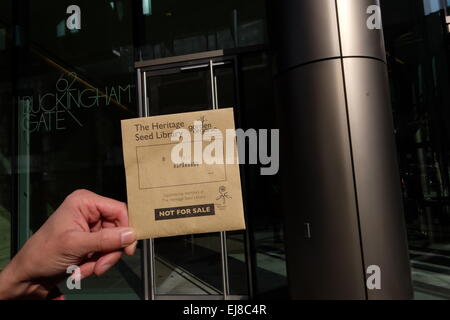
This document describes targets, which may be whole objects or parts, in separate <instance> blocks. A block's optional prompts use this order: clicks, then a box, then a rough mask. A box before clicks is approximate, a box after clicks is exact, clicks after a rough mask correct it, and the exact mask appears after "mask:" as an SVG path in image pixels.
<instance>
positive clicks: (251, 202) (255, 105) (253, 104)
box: [240, 53, 288, 299]
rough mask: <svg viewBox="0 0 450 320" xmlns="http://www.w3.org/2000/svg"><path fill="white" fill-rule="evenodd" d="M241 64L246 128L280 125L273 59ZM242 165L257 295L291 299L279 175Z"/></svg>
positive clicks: (247, 59)
mask: <svg viewBox="0 0 450 320" xmlns="http://www.w3.org/2000/svg"><path fill="white" fill-rule="evenodd" d="M240 64H241V66H242V68H241V72H240V75H241V77H240V81H241V87H242V88H243V90H242V91H243V94H242V106H243V108H242V109H241V110H242V111H241V117H242V118H243V119H245V122H244V123H243V124H242V127H243V129H250V128H254V129H256V130H258V129H270V128H274V129H275V128H280V123H279V122H278V118H279V117H278V114H277V112H275V110H277V109H276V107H275V100H274V97H273V92H274V91H273V82H272V81H273V80H272V79H273V77H272V72H271V65H272V62H271V59H270V58H269V56H268V55H267V54H265V53H254V54H246V55H243V56H241V61H240ZM269 150H270V149H269ZM247 154H248V150H247ZM242 168H244V172H245V180H246V181H247V183H246V204H247V209H248V219H249V225H250V226H251V227H252V229H251V230H252V234H251V239H252V244H253V246H252V248H251V251H252V255H253V263H254V266H253V272H254V281H255V282H256V290H257V292H256V295H257V296H258V297H260V298H264V299H266V298H267V299H284V298H288V290H287V277H286V274H287V273H286V254H285V247H284V233H283V216H282V211H281V208H280V206H279V204H280V203H281V194H280V189H281V188H280V181H279V178H278V176H279V175H275V176H261V175H260V167H259V166H251V165H246V166H243V167H242Z"/></svg>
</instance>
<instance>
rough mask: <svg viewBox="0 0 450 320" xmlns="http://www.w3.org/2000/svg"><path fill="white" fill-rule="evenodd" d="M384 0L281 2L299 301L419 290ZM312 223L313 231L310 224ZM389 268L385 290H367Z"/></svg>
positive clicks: (290, 257) (282, 85)
mask: <svg viewBox="0 0 450 320" xmlns="http://www.w3.org/2000/svg"><path fill="white" fill-rule="evenodd" d="M371 5H379V3H378V0H301V1H294V0H279V1H276V3H275V4H274V12H275V17H274V18H275V23H276V27H277V29H276V30H277V31H276V34H275V37H274V39H275V40H276V41H278V43H276V46H277V50H278V57H279V61H278V62H279V63H278V65H279V70H278V74H277V75H276V77H275V82H276V87H277V96H278V103H279V107H280V112H281V113H282V114H281V116H282V119H283V120H284V122H283V123H284V127H283V128H284V130H283V129H282V132H281V134H282V136H283V137H282V147H283V154H282V161H283V166H282V170H283V172H284V173H285V174H284V180H283V187H284V195H285V199H284V206H285V209H284V211H285V224H286V250H287V266H288V277H289V284H290V293H291V296H292V298H299V299H405V298H410V297H411V296H412V288H411V279H410V268H409V260H408V250H407V241H406V232H405V224H404V217H403V208H402V198H401V191H400V178H399V172H398V166H397V160H396V149H395V141H394V129H393V121H392V111H391V107H390V97H389V89H388V78H387V71H386V58H385V50H384V40H383V32H382V30H377V29H374V30H371V29H369V28H368V27H367V24H366V22H367V19H368V18H369V17H370V14H368V13H367V9H368V7H369V6H371ZM305 226H308V232H306V230H305ZM371 265H377V266H379V267H380V268H381V289H380V290H369V289H367V288H366V279H367V276H368V274H367V268H368V267H369V266H371Z"/></svg>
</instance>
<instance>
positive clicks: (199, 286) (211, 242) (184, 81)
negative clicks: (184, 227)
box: [147, 62, 248, 295]
mask: <svg viewBox="0 0 450 320" xmlns="http://www.w3.org/2000/svg"><path fill="white" fill-rule="evenodd" d="M198 67H199V68H196V67H195V66H194V68H192V66H190V67H189V69H185V68H181V69H171V70H165V71H159V72H157V74H155V73H153V74H152V73H150V76H149V77H148V78H147V93H148V95H149V97H148V102H149V108H150V110H149V111H150V114H151V115H156V114H168V113H177V112H189V111H198V110H202V109H208V108H211V106H212V91H211V78H210V69H209V66H205V65H201V64H200V65H199V66H198ZM183 70H184V71H183ZM214 75H215V81H216V83H217V92H218V103H219V106H220V107H233V106H235V105H236V101H235V97H236V94H235V78H234V68H233V64H232V63H231V62H227V63H225V64H223V65H222V64H220V65H217V66H215V67H214ZM175 93H176V94H175ZM230 234H234V240H233V239H229V240H228V242H227V244H228V245H229V246H230V248H229V252H230V256H229V259H228V262H229V269H230V270H229V274H230V287H231V288H232V289H231V291H232V292H231V293H232V294H238V293H239V294H248V292H247V291H248V290H247V278H246V272H247V270H246V259H245V254H244V249H243V248H244V242H243V236H242V233H230ZM155 253H156V268H155V273H156V290H157V294H191V295H196V294H220V293H221V292H223V280H222V264H221V242H220V236H219V234H218V233H215V234H200V235H188V236H181V237H173V238H166V239H155ZM237 272H239V275H237V274H236V273H237ZM235 288H237V289H236V290H235Z"/></svg>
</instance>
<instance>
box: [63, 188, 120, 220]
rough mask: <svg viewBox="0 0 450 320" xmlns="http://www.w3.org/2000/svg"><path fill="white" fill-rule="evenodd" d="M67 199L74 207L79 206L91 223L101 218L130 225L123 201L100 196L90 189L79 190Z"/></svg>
mask: <svg viewBox="0 0 450 320" xmlns="http://www.w3.org/2000/svg"><path fill="white" fill-rule="evenodd" d="M66 201H67V202H68V203H69V204H71V205H72V207H75V208H77V209H78V211H79V212H80V213H81V214H82V215H83V217H84V218H85V220H86V221H87V222H88V223H89V224H92V223H96V222H97V221H99V220H108V221H112V222H117V224H118V226H122V227H127V226H128V213H127V206H126V204H125V203H123V202H120V201H117V200H114V199H109V198H106V197H103V196H100V195H98V194H95V193H93V192H91V191H88V190H77V191H75V192H73V193H72V194H70V195H69V196H68V197H67V199H66ZM69 206H70V205H69Z"/></svg>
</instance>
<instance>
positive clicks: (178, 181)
mask: <svg viewBox="0 0 450 320" xmlns="http://www.w3.org/2000/svg"><path fill="white" fill-rule="evenodd" d="M194 121H201V122H199V123H200V126H197V127H195V126H194ZM176 129H186V130H188V131H189V133H190V136H191V139H192V143H188V142H186V141H184V140H182V139H179V140H177V141H172V140H171V135H174V131H175V130H176ZM209 129H216V130H219V131H220V133H221V134H222V139H217V141H216V142H219V141H220V143H221V145H222V148H221V149H219V148H218V146H220V144H217V145H215V146H216V148H215V150H221V151H222V153H223V162H224V163H220V162H219V163H213V164H207V163H205V162H203V163H199V162H198V161H197V162H196V161H194V160H195V159H194V151H195V150H200V153H201V154H203V152H204V151H205V149H206V150H208V149H207V148H208V146H209V148H212V146H213V145H212V144H211V143H212V142H211V141H203V139H202V136H199V135H198V134H197V135H194V133H200V132H201V133H209V132H210V131H207V130H209ZM227 129H235V125H234V116H233V109H232V108H228V109H219V110H206V111H199V112H190V113H181V114H171V115H164V116H156V117H148V118H137V119H129V120H122V140H123V155H124V161H125V171H126V180H127V194H128V214H129V224H130V226H131V227H132V228H134V229H135V230H136V232H137V236H138V239H147V238H159V237H170V236H177V235H185V234H196V233H209V232H219V231H231V230H242V229H245V220H244V211H243V206H242V191H241V180H240V175H239V165H238V160H237V159H238V154H237V147H236V139H235V138H234V137H232V138H228V139H227V134H226V130H227ZM199 137H200V139H199ZM194 141H195V142H196V143H195V144H194V143H193V142H194ZM180 143H182V144H184V150H186V151H187V150H189V151H190V153H191V161H186V162H185V163H183V164H177V163H174V162H173V161H172V157H171V154H172V150H173V148H174V147H176V146H177V145H178V146H179V147H180V146H181V144H180ZM227 143H228V144H229V145H228V146H227ZM195 147H197V149H195ZM227 150H233V154H232V156H231V157H230V158H229V159H231V160H232V161H230V160H229V159H228V161H227V156H226V151H227ZM212 154H213V155H215V154H216V153H215V152H213V153H212ZM218 154H220V152H218ZM183 155H184V154H183Z"/></svg>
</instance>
